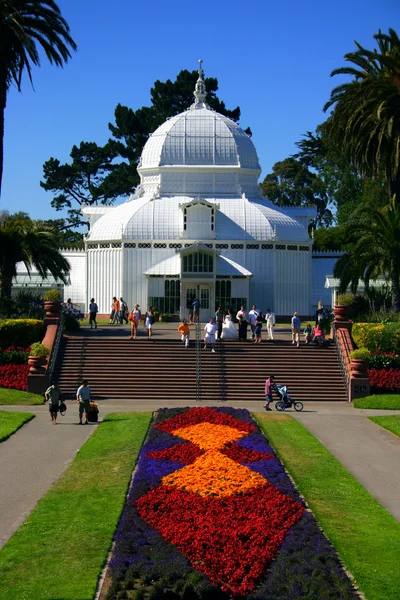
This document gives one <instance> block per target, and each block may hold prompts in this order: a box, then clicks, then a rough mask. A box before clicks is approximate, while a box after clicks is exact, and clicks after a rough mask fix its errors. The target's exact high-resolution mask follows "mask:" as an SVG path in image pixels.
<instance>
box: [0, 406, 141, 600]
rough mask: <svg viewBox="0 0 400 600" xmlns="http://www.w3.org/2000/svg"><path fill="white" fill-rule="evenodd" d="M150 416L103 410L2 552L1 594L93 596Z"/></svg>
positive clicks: (24, 598)
mask: <svg viewBox="0 0 400 600" xmlns="http://www.w3.org/2000/svg"><path fill="white" fill-rule="evenodd" d="M151 417H152V414H151V413H150V412H145V413H116V414H113V415H108V416H106V417H105V419H104V421H103V422H102V423H101V424H100V426H99V427H98V429H97V430H96V431H95V432H94V434H93V435H92V436H91V437H90V438H89V440H88V441H87V442H86V443H85V444H84V446H82V448H81V450H80V451H79V452H78V454H77V456H76V457H75V459H74V461H73V463H72V464H71V466H70V467H69V468H68V469H67V471H66V472H65V473H64V475H63V476H62V478H61V479H60V480H59V481H58V482H57V483H56V484H55V485H54V486H53V488H52V489H51V490H50V491H49V492H48V493H47V494H46V495H45V496H44V497H43V498H42V499H41V500H40V501H39V502H38V504H37V506H36V508H35V509H34V511H33V512H32V514H31V515H30V516H29V517H28V519H27V520H26V522H25V523H24V524H23V525H22V526H21V527H20V528H19V529H18V531H17V532H16V533H15V535H14V536H13V537H12V538H11V539H10V540H9V542H8V543H7V544H6V545H5V546H4V548H3V549H2V550H1V551H0V581H1V586H0V599H1V600H10V599H11V598H12V599H13V600H32V599H33V598H37V599H38V600H39V598H40V600H47V599H48V600H50V599H51V600H92V598H93V597H94V594H95V591H96V586H97V581H98V577H99V575H100V572H101V569H102V567H103V566H104V564H105V560H106V558H107V554H108V552H109V550H110V547H111V542H112V537H113V534H114V531H115V528H116V525H117V523H118V520H119V517H120V514H121V510H122V507H123V505H124V502H125V499H126V493H127V490H128V486H129V483H130V480H131V475H132V470H133V467H134V465H135V463H136V460H137V456H138V452H139V450H140V448H141V446H142V443H143V440H144V438H145V436H146V433H147V430H148V428H149V425H150V421H151ZM48 450H51V449H48ZM51 452H57V448H55V449H54V448H53V449H52V450H51ZM51 452H50V455H48V456H47V459H48V460H51ZM47 454H48V453H47ZM44 468H45V465H44Z"/></svg>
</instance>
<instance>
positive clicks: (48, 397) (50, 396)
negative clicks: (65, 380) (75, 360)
mask: <svg viewBox="0 0 400 600" xmlns="http://www.w3.org/2000/svg"><path fill="white" fill-rule="evenodd" d="M44 397H45V402H48V403H49V413H50V418H51V422H52V423H53V425H57V414H58V409H59V408H60V402H61V400H62V394H61V390H60V388H59V387H58V384H57V383H56V382H54V383H53V385H51V386H50V387H49V388H47V390H46V391H45V394H44Z"/></svg>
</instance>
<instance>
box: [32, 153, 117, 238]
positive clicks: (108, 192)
mask: <svg viewBox="0 0 400 600" xmlns="http://www.w3.org/2000/svg"><path fill="white" fill-rule="evenodd" d="M70 156H71V159H72V161H71V163H70V164H69V163H65V164H63V165H62V164H60V161H59V160H57V159H56V158H50V159H49V160H48V161H47V162H45V163H44V165H43V178H44V181H41V182H40V185H41V187H42V188H44V189H45V190H47V191H50V192H52V193H53V194H55V193H57V192H60V193H59V194H58V195H57V196H55V197H54V198H53V200H52V201H51V205H52V207H53V208H55V209H56V210H64V209H67V214H68V224H69V226H70V227H77V226H79V225H83V224H85V223H86V222H85V221H84V220H83V219H82V214H81V211H80V208H81V207H82V205H84V204H91V205H93V204H94V205H97V204H103V205H108V204H112V202H113V201H114V200H115V198H116V197H117V196H119V195H120V189H119V188H118V187H117V189H114V188H113V185H112V182H110V179H109V177H110V175H111V174H112V172H113V169H114V168H115V167H114V165H113V164H112V162H113V160H114V159H115V158H116V156H117V154H116V152H115V151H114V150H113V149H112V148H111V145H110V144H106V145H105V146H104V147H100V146H98V145H97V144H95V143H94V142H81V144H80V146H79V148H78V147H77V146H73V148H72V150H71V154H70ZM76 205H77V206H78V208H75V206H76Z"/></svg>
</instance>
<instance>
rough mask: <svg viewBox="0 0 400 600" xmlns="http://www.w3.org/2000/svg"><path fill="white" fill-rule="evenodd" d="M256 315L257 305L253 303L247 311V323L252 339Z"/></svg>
mask: <svg viewBox="0 0 400 600" xmlns="http://www.w3.org/2000/svg"><path fill="white" fill-rule="evenodd" d="M257 315H258V310H257V306H256V305H255V304H253V306H252V307H251V310H250V311H249V323H250V329H251V339H252V340H254V330H255V328H256V321H257Z"/></svg>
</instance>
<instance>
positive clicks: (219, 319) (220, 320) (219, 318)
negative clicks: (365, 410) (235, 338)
mask: <svg viewBox="0 0 400 600" xmlns="http://www.w3.org/2000/svg"><path fill="white" fill-rule="evenodd" d="M224 320H225V311H224V310H222V306H218V310H217V312H216V313H215V321H216V323H217V339H218V340H220V339H221V335H222V326H223V324H224Z"/></svg>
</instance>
